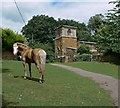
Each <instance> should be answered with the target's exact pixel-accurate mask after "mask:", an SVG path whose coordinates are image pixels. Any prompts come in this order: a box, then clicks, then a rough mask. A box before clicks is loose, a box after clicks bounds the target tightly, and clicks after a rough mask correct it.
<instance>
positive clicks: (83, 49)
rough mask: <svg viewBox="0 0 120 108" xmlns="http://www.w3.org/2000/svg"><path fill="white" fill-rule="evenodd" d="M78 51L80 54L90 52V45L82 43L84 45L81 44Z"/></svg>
mask: <svg viewBox="0 0 120 108" xmlns="http://www.w3.org/2000/svg"><path fill="white" fill-rule="evenodd" d="M77 52H78V53H79V54H84V53H85V54H90V47H89V46H87V45H85V44H82V45H80V47H78V49H77Z"/></svg>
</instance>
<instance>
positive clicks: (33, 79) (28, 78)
mask: <svg viewBox="0 0 120 108" xmlns="http://www.w3.org/2000/svg"><path fill="white" fill-rule="evenodd" d="M21 77H22V78H24V76H21ZM26 80H32V81H35V82H39V79H38V78H33V77H32V78H30V77H26Z"/></svg>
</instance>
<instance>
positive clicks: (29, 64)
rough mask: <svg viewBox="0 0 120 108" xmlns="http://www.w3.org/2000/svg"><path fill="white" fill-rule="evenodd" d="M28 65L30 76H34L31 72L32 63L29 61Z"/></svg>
mask: <svg viewBox="0 0 120 108" xmlns="http://www.w3.org/2000/svg"><path fill="white" fill-rule="evenodd" d="M28 66H29V72H30V78H32V73H31V63H28Z"/></svg>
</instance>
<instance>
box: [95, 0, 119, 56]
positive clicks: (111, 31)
mask: <svg viewBox="0 0 120 108" xmlns="http://www.w3.org/2000/svg"><path fill="white" fill-rule="evenodd" d="M111 3H114V4H116V5H115V8H114V9H113V10H111V11H112V12H111V11H109V12H108V14H107V23H106V24H104V25H101V26H100V27H99V28H98V29H97V34H96V40H97V41H98V44H99V47H100V48H101V49H102V50H103V51H104V52H106V51H109V52H110V51H111V52H114V53H119V54H120V36H119V34H120V33H119V32H120V30H119V28H120V1H118V0H117V1H115V2H111Z"/></svg>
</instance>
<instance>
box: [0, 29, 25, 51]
mask: <svg viewBox="0 0 120 108" xmlns="http://www.w3.org/2000/svg"><path fill="white" fill-rule="evenodd" d="M1 30H2V49H3V50H12V45H13V43H15V42H24V41H25V38H24V37H23V36H22V35H21V34H18V33H14V32H13V31H12V30H10V29H1Z"/></svg>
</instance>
